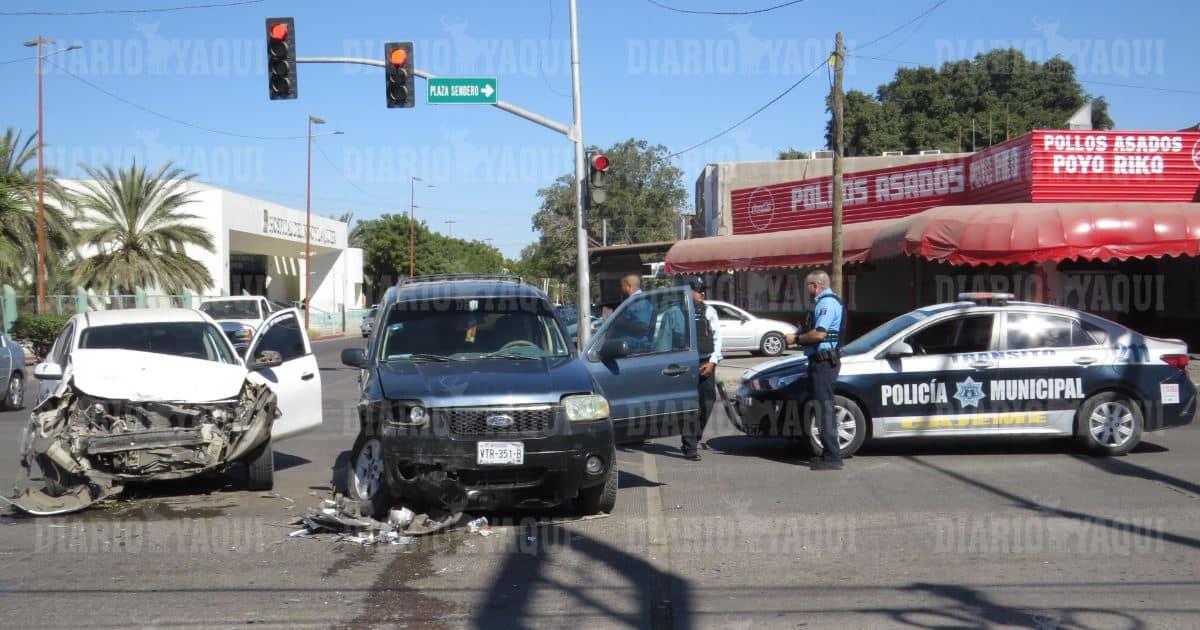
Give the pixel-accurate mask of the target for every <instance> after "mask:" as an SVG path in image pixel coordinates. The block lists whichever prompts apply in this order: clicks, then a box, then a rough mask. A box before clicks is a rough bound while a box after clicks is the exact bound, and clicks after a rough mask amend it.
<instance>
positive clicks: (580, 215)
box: [296, 0, 592, 349]
mask: <svg viewBox="0 0 1200 630" xmlns="http://www.w3.org/2000/svg"><path fill="white" fill-rule="evenodd" d="M575 2H576V0H570V15H571V94H572V99H571V100H572V114H573V116H574V123H575V124H574V125H564V124H563V123H560V122H558V121H556V120H553V119H550V118H547V117H545V116H542V115H541V114H537V113H534V112H531V111H529V110H527V109H524V108H522V107H518V106H516V105H513V104H512V103H508V102H506V101H500V100H497V101H496V102H495V103H492V104H491V105H492V107H495V108H496V109H499V110H502V111H505V112H508V113H510V114H512V115H514V116H517V117H518V118H524V119H525V120H528V121H529V122H532V123H535V124H538V125H541V126H543V127H545V128H547V129H550V130H551V131H556V132H558V133H560V134H562V135H564V136H566V137H567V138H568V139H569V140H571V141H572V142H574V143H575V228H576V235H575V238H576V263H575V264H576V268H575V272H576V277H577V278H578V279H579V302H578V304H577V305H576V308H577V312H578V313H579V316H580V318H583V317H587V316H588V315H589V314H590V313H591V312H592V293H591V273H590V271H589V266H588V238H587V224H586V217H585V216H584V202H585V200H586V197H587V189H586V187H585V186H584V179H585V178H586V177H587V171H586V167H585V164H584V151H583V101H582V99H581V98H580V92H579V32H578V29H577V19H576V13H577V12H576V9H575ZM296 63H298V64H299V63H348V64H354V65H361V66H375V67H377V68H386V67H387V62H386V61H384V60H382V59H369V58H366V57H296ZM413 74H414V75H416V76H418V77H421V78H422V79H425V80H426V81H428V80H429V79H435V78H437V76H436V75H433V74H431V73H429V72H425V71H424V70H419V69H417V68H413ZM580 321H584V320H583V319H580ZM591 333H592V331H591V328H590V327H588V326H580V327H579V348H580V349H582V348H583V347H584V346H585V345H587V342H588V339H589V338H590V337H591Z"/></svg>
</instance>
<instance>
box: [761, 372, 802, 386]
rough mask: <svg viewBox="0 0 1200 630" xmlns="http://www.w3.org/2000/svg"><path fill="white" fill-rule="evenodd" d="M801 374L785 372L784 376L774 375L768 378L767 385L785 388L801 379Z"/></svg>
mask: <svg viewBox="0 0 1200 630" xmlns="http://www.w3.org/2000/svg"><path fill="white" fill-rule="evenodd" d="M801 376H802V375H801V374H784V375H783V376H772V377H771V378H768V379H767V386H768V387H770V388H771V389H783V388H784V387H787V386H788V385H791V384H792V383H795V382H796V381H798V380H800V377H801Z"/></svg>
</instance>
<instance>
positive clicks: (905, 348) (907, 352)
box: [883, 341, 915, 359]
mask: <svg viewBox="0 0 1200 630" xmlns="http://www.w3.org/2000/svg"><path fill="white" fill-rule="evenodd" d="M913 354H915V353H914V352H913V348H912V346H910V345H908V344H907V343H905V342H903V341H897V342H896V343H894V344H892V345H891V346H889V347H888V349H887V350H885V351H884V353H883V358H885V359H900V358H903V357H911V356H912V355H913Z"/></svg>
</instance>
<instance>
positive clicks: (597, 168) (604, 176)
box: [587, 153, 608, 204]
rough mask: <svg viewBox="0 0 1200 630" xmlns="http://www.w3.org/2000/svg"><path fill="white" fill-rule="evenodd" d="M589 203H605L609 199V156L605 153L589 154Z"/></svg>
mask: <svg viewBox="0 0 1200 630" xmlns="http://www.w3.org/2000/svg"><path fill="white" fill-rule="evenodd" d="M587 185H588V201H590V202H591V203H593V204H595V203H604V200H605V199H607V198H608V190H607V188H608V156H606V155H604V154H603V153H591V154H588V181H587Z"/></svg>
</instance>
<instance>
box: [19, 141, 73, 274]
mask: <svg viewBox="0 0 1200 630" xmlns="http://www.w3.org/2000/svg"><path fill="white" fill-rule="evenodd" d="M36 160H37V134H33V135H30V136H29V137H27V138H25V139H24V140H22V138H21V133H20V132H19V131H16V130H14V129H12V128H11V127H10V128H8V129H7V130H5V132H4V135H3V136H0V282H4V283H7V284H12V285H16V286H21V287H23V288H24V285H25V284H26V283H28V279H30V278H34V277H35V276H34V274H35V269H34V266H35V265H36V264H37V171H36V170H35V168H36V167H35V162H36ZM45 177H46V183H45V199H46V202H47V203H46V211H45V217H46V264H47V274H46V275H47V281H48V283H50V281H51V280H53V279H55V278H58V277H60V276H61V275H62V274H61V273H59V272H58V270H59V269H60V267H61V266H62V265H63V264H64V263H65V262H66V261H68V260H70V259H71V258H72V257H73V256H74V255H75V244H74V238H73V234H74V231H73V230H72V227H71V217H72V215H73V213H72V212H71V211H70V210H69V204H67V203H66V202H65V195H64V194H63V189H62V186H60V185H59V183H58V182H57V181H56V180H55V179H54V172H53V170H50V169H47V170H46V173H45ZM64 208H66V209H67V210H64ZM34 282H36V280H34Z"/></svg>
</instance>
